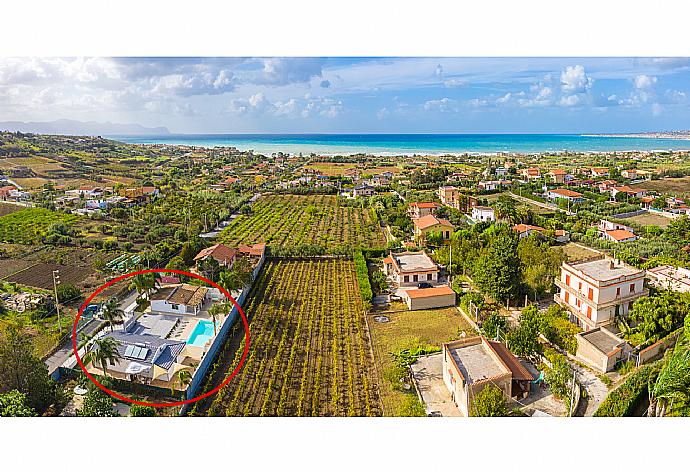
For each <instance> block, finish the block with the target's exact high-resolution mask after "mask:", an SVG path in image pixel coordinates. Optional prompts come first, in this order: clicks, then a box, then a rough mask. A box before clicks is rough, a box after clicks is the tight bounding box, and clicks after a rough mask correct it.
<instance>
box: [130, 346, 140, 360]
mask: <svg viewBox="0 0 690 472" xmlns="http://www.w3.org/2000/svg"><path fill="white" fill-rule="evenodd" d="M132 348H133V349H132V357H133V358H135V359H137V358H139V353H140V352H141V348H140V347H139V346H132Z"/></svg>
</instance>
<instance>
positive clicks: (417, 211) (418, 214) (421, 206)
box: [407, 202, 439, 219]
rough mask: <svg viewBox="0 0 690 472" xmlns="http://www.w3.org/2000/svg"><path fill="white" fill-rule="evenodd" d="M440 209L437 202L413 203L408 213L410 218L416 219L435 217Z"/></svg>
mask: <svg viewBox="0 0 690 472" xmlns="http://www.w3.org/2000/svg"><path fill="white" fill-rule="evenodd" d="M438 207H439V204H438V203H435V202H413V203H410V207H409V208H408V210H407V211H408V213H409V214H410V218H412V219H415V218H422V217H424V216H427V215H433V214H434V213H436V210H437V209H438Z"/></svg>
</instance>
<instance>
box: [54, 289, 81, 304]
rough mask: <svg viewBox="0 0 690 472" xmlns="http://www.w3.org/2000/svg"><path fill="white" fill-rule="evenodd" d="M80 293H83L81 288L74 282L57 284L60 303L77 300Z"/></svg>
mask: <svg viewBox="0 0 690 472" xmlns="http://www.w3.org/2000/svg"><path fill="white" fill-rule="evenodd" d="M79 295H81V293H80V292H79V289H78V288H77V287H75V286H74V285H73V284H60V285H58V286H57V297H58V301H60V303H65V302H67V301H70V300H75V299H76V298H79Z"/></svg>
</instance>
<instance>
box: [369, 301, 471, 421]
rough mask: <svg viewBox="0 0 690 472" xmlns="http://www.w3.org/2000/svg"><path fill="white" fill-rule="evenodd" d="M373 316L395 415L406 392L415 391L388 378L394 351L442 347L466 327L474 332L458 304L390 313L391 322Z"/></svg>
mask: <svg viewBox="0 0 690 472" xmlns="http://www.w3.org/2000/svg"><path fill="white" fill-rule="evenodd" d="M374 316H375V314H371V315H369V317H368V318H369V319H368V322H369V329H370V332H371V341H372V347H373V349H374V362H375V363H376V371H377V375H378V377H379V386H380V390H381V400H382V402H383V408H384V414H385V415H386V416H396V414H397V412H398V411H399V409H400V407H401V405H402V404H403V403H404V402H405V397H406V395H410V394H412V395H414V391H412V393H410V394H408V393H404V392H401V391H397V390H394V389H393V388H392V385H391V384H390V382H388V381H387V380H385V378H384V372H386V370H387V369H389V368H391V367H392V366H393V357H392V356H391V353H394V352H398V351H400V350H402V349H406V348H409V347H414V346H419V345H430V346H435V347H438V349H439V350H440V348H441V343H444V342H448V341H452V340H454V339H458V338H459V337H460V333H462V332H463V331H465V332H466V333H467V335H468V336H469V335H472V334H475V332H474V329H473V328H472V327H471V326H470V324H469V323H468V322H467V321H466V320H465V318H464V317H463V316H462V315H461V314H460V312H458V310H457V308H455V307H451V308H442V309H436V310H420V311H404V312H396V313H387V314H386V316H387V317H388V318H389V319H390V321H389V322H388V323H377V322H376V321H374Z"/></svg>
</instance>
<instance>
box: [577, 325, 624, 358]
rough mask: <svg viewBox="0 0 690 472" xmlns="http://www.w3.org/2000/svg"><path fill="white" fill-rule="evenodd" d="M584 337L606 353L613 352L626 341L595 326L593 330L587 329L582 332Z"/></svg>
mask: <svg viewBox="0 0 690 472" xmlns="http://www.w3.org/2000/svg"><path fill="white" fill-rule="evenodd" d="M580 336H582V337H583V338H584V339H586V340H587V341H588V342H589V343H590V344H591V345H592V346H594V347H595V348H597V349H598V350H600V351H601V352H603V353H604V354H609V353H611V352H613V350H615V349H616V348H617V347H618V346H619V345H620V344H621V343H623V342H624V341H623V340H622V339H619V338H617V337H616V336H614V335H613V334H612V333H609V332H608V331H606V330H602V329H600V328H595V329H594V330H592V331H587V332H585V333H581V334H580Z"/></svg>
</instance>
